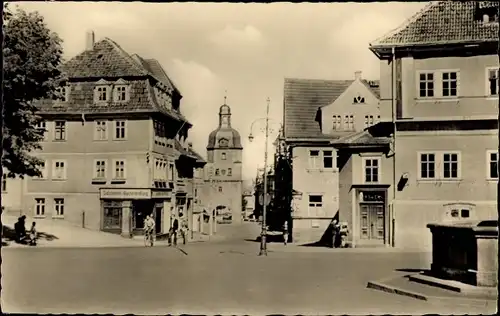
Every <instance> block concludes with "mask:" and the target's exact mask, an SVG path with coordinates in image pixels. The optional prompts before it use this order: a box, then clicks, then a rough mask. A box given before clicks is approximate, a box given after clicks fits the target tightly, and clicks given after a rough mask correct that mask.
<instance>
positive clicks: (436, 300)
mask: <svg viewBox="0 0 500 316" xmlns="http://www.w3.org/2000/svg"><path fill="white" fill-rule="evenodd" d="M402 277H404V276H398V277H390V278H385V279H382V280H379V281H368V284H367V285H366V287H367V288H369V289H373V290H378V291H383V292H387V293H391V294H397V295H402V296H406V297H410V298H414V299H418V300H422V301H427V302H429V303H431V304H436V305H442V304H443V303H449V304H452V305H462V306H474V307H487V306H488V305H490V304H494V305H495V306H496V305H497V301H496V300H489V299H478V298H468V297H446V296H433V295H427V294H422V293H417V292H414V291H411V290H406V289H402V288H400V287H397V286H393V285H388V284H386V282H389V281H392V280H395V279H398V278H402Z"/></svg>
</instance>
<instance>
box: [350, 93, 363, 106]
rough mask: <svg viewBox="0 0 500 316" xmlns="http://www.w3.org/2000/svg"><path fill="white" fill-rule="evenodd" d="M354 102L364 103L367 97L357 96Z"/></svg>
mask: <svg viewBox="0 0 500 316" xmlns="http://www.w3.org/2000/svg"><path fill="white" fill-rule="evenodd" d="M352 103H354V104H362V103H365V98H364V97H362V96H359V95H358V96H357V97H355V98H354V100H353V102H352Z"/></svg>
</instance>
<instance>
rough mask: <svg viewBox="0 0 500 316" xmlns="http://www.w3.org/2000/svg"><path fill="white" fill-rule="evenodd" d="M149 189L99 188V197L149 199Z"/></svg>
mask: <svg viewBox="0 0 500 316" xmlns="http://www.w3.org/2000/svg"><path fill="white" fill-rule="evenodd" d="M150 198H151V190H149V189H101V199H150Z"/></svg>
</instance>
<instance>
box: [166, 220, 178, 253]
mask: <svg viewBox="0 0 500 316" xmlns="http://www.w3.org/2000/svg"><path fill="white" fill-rule="evenodd" d="M178 230H179V220H178V219H177V216H174V217H173V221H172V226H171V227H170V231H169V236H168V245H169V246H172V239H173V243H174V246H177V231H178Z"/></svg>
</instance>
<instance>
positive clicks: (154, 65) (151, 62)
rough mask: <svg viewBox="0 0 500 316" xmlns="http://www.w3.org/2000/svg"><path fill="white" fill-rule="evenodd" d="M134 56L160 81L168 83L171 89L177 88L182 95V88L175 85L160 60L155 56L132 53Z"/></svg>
mask: <svg viewBox="0 0 500 316" xmlns="http://www.w3.org/2000/svg"><path fill="white" fill-rule="evenodd" d="M132 58H134V59H135V60H136V61H137V62H139V63H140V64H141V66H142V67H144V69H146V70H147V71H148V72H149V73H150V74H151V75H152V76H154V77H155V78H156V79H157V80H158V81H160V82H161V83H163V84H164V85H166V86H167V87H168V88H169V89H172V90H175V91H176V92H177V93H178V94H179V95H181V92H180V90H179V89H178V88H177V87H176V86H175V84H174V82H173V81H172V79H170V77H169V76H168V75H167V73H166V72H165V70H164V69H163V67H162V66H161V64H160V62H159V61H158V60H156V59H154V58H149V59H144V58H142V57H141V56H139V55H137V54H134V55H132Z"/></svg>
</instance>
